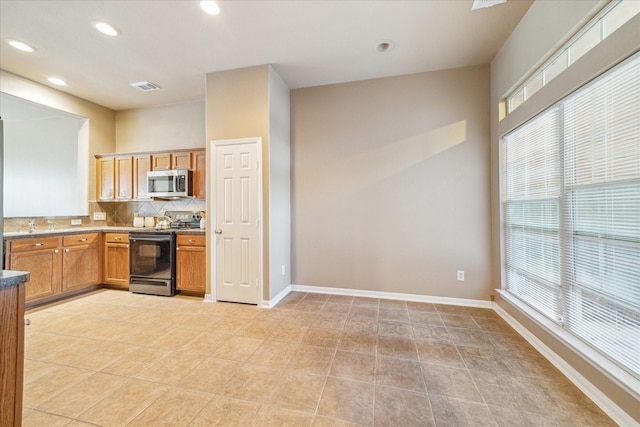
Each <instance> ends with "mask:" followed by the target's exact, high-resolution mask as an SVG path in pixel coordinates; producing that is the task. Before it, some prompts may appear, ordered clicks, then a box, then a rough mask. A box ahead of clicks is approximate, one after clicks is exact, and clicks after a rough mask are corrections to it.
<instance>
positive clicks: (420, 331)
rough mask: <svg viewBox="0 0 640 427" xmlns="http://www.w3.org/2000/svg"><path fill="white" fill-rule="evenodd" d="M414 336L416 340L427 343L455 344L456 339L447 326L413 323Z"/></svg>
mask: <svg viewBox="0 0 640 427" xmlns="http://www.w3.org/2000/svg"><path fill="white" fill-rule="evenodd" d="M412 329H413V337H414V339H415V340H416V342H419V341H421V342H424V343H427V344H449V345H453V343H454V340H453V339H452V338H451V337H450V336H449V333H448V332H447V328H445V327H444V326H434V325H422V324H416V323H414V324H412Z"/></svg>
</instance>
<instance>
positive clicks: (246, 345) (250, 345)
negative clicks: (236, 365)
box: [213, 336, 264, 362]
mask: <svg viewBox="0 0 640 427" xmlns="http://www.w3.org/2000/svg"><path fill="white" fill-rule="evenodd" d="M263 341H264V340H262V339H258V338H247V337H240V336H232V337H229V338H227V339H226V340H224V341H223V342H222V343H220V346H219V347H218V348H217V349H216V351H214V353H213V356H214V357H218V358H221V359H230V360H238V361H241V362H244V361H245V360H247V359H248V358H249V357H251V355H252V354H253V353H255V351H256V350H257V349H258V347H260V345H261V344H262V342H263Z"/></svg>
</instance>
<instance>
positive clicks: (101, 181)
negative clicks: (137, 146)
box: [96, 156, 133, 201]
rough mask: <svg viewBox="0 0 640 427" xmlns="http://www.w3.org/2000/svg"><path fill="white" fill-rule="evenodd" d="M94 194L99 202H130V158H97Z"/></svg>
mask: <svg viewBox="0 0 640 427" xmlns="http://www.w3.org/2000/svg"><path fill="white" fill-rule="evenodd" d="M96 194H97V195H98V199H99V200H100V201H114V200H131V199H132V198H133V157H132V156H115V157H100V156H97V159H96Z"/></svg>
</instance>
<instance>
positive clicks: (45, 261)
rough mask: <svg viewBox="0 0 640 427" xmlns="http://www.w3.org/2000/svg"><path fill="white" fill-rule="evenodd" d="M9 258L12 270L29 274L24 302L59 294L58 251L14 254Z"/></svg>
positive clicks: (59, 261) (60, 264)
mask: <svg viewBox="0 0 640 427" xmlns="http://www.w3.org/2000/svg"><path fill="white" fill-rule="evenodd" d="M10 258H11V267H10V268H11V269H12V270H19V271H28V272H29V273H30V277H31V278H30V280H29V283H28V284H27V286H25V299H26V301H31V300H34V299H38V298H43V297H47V296H50V295H54V294H56V293H58V292H60V284H61V280H62V270H61V268H62V258H61V254H60V250H59V249H42V250H35V251H25V252H15V253H12V254H11V256H10Z"/></svg>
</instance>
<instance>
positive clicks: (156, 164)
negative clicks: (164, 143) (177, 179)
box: [151, 153, 171, 171]
mask: <svg viewBox="0 0 640 427" xmlns="http://www.w3.org/2000/svg"><path fill="white" fill-rule="evenodd" d="M151 160H152V170H154V171H159V170H168V169H171V154H170V153H160V154H154V155H153V156H151Z"/></svg>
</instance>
